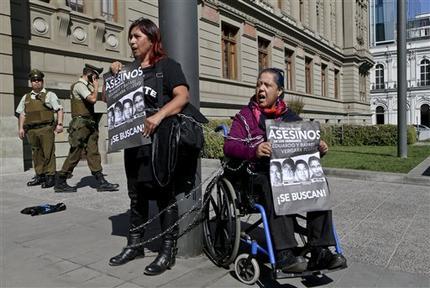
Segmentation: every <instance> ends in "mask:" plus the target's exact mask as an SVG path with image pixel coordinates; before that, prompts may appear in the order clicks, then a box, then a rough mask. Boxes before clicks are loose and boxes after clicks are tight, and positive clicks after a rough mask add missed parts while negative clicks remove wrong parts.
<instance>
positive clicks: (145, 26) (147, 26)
mask: <svg viewBox="0 0 430 288" xmlns="http://www.w3.org/2000/svg"><path fill="white" fill-rule="evenodd" d="M134 27H139V30H140V31H141V32H142V33H143V34H145V35H146V36H147V37H148V39H149V40H151V42H152V48H151V52H150V55H149V64H150V65H153V64H154V63H156V62H158V61H159V60H160V59H162V58H164V57H167V53H166V51H165V50H164V48H163V43H161V34H160V29H159V28H158V27H157V25H155V23H154V22H152V21H151V20H149V19H147V18H143V17H142V18H139V19H137V20H135V21H134V22H133V23H131V25H130V28H129V29H128V39H129V40H130V38H131V30H132V29H133V28H134Z"/></svg>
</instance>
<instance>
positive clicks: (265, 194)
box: [250, 174, 336, 250]
mask: <svg viewBox="0 0 430 288" xmlns="http://www.w3.org/2000/svg"><path fill="white" fill-rule="evenodd" d="M250 185H252V187H253V188H252V189H253V194H255V195H256V197H257V202H259V203H260V204H262V205H263V206H264V207H265V209H266V214H267V219H268V221H269V227H270V235H271V237H272V243H273V246H274V248H275V249H276V250H282V249H287V248H293V247H296V246H297V245H298V244H297V241H296V238H295V237H294V217H295V216H294V215H281V216H277V215H276V214H275V210H274V206H273V198H272V191H271V186H270V179H269V175H268V174H267V175H266V174H257V175H255V176H251V181H250ZM306 218H307V221H306V226H307V230H308V235H307V237H308V243H309V245H310V246H313V247H316V246H334V245H336V240H335V238H334V234H333V222H332V213H331V210H328V211H315V212H308V213H307V214H306Z"/></svg>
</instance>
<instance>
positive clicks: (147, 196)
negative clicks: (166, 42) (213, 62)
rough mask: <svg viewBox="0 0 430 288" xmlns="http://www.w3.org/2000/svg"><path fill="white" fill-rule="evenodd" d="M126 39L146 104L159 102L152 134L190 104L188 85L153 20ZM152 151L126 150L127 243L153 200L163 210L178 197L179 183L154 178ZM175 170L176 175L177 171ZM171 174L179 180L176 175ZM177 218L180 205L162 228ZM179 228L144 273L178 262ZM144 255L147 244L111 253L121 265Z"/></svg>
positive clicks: (135, 238)
mask: <svg viewBox="0 0 430 288" xmlns="http://www.w3.org/2000/svg"><path fill="white" fill-rule="evenodd" d="M128 42H129V45H130V48H131V51H132V53H133V56H134V58H135V59H137V60H138V61H140V65H141V67H142V69H143V73H144V79H145V81H144V86H145V87H144V89H143V91H144V93H145V95H144V100H145V106H146V107H147V108H158V107H160V106H161V108H160V109H159V110H158V111H156V112H147V114H146V119H145V122H144V131H143V135H144V136H145V137H151V138H152V137H153V135H154V132H156V131H157V127H158V126H159V125H160V123H161V122H162V121H163V119H165V118H167V117H169V116H173V115H176V114H178V113H179V112H181V111H182V109H183V108H184V106H185V105H186V104H187V103H188V102H189V94H188V84H187V81H186V79H185V76H184V73H183V72H182V69H181V66H180V64H179V63H177V62H176V61H174V60H172V59H170V58H168V57H167V55H166V52H165V51H164V49H163V46H162V43H161V35H160V31H159V29H158V27H157V26H156V25H155V24H154V23H153V22H152V21H151V20H149V19H146V18H140V19H138V20H136V21H135V22H133V23H132V24H131V26H130V28H129V30H128ZM156 65H157V67H161V71H162V74H163V89H162V91H163V93H162V94H163V95H159V93H158V92H159V91H160V89H157V78H156V74H157V76H159V75H158V74H159V73H158V72H157V73H156V67H155V66H156ZM120 68H121V63H119V62H115V63H113V64H112V67H111V70H112V72H114V73H116V72H118V70H120ZM160 103H161V105H160ZM166 120H167V119H166ZM160 137H161V136H160ZM164 146H168V145H164ZM152 154H153V153H152V147H151V144H148V145H142V146H139V147H135V148H129V149H125V150H124V162H125V172H126V175H127V187H128V195H129V197H130V225H129V236H128V246H130V245H133V244H136V243H139V242H142V241H143V234H144V229H138V230H136V227H139V226H141V225H142V224H143V223H145V222H146V221H147V220H148V212H149V211H148V209H149V208H148V204H149V203H148V202H149V200H152V199H155V200H156V201H157V205H158V208H159V210H160V211H161V210H163V209H165V208H167V207H168V206H170V205H171V204H173V203H175V201H176V199H175V187H174V182H175V181H170V183H168V184H167V185H166V186H164V187H161V186H160V184H159V183H158V181H157V180H156V178H155V176H154V173H153V161H157V159H152V157H153V156H152ZM178 164H179V163H178ZM171 172H172V173H174V171H171ZM172 178H173V180H175V175H173V177H172ZM177 220H178V207H177V205H176V204H175V205H173V206H172V207H170V208H168V209H167V210H166V211H165V212H164V213H162V214H161V216H160V222H161V231H162V232H164V231H166V230H167V229H169V227H171V226H172V225H173V224H174V223H176V222H177ZM178 232H179V228H178V226H177V225H176V226H175V227H174V228H173V229H169V232H167V233H166V234H165V235H164V236H163V239H162V243H161V247H160V249H159V252H158V256H157V257H156V258H155V260H154V261H153V262H152V263H151V264H149V265H148V266H147V267H146V268H145V271H144V273H145V274H147V275H158V274H161V273H163V272H164V271H166V269H169V268H171V267H172V266H173V265H174V264H175V256H176V252H177V248H176V241H177V237H178ZM143 256H144V250H143V247H137V248H130V247H126V248H124V249H123V250H122V251H121V253H120V254H118V255H116V256H114V257H112V258H111V259H110V261H109V264H110V265H112V266H117V265H122V264H125V263H127V262H129V261H131V260H133V259H135V258H136V257H143Z"/></svg>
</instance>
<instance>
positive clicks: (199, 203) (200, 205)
mask: <svg viewBox="0 0 430 288" xmlns="http://www.w3.org/2000/svg"><path fill="white" fill-rule="evenodd" d="M146 111H158V109H151V108H147V109H146ZM178 115H179V116H182V117H185V118H187V119H189V120H190V121H192V122H194V123H195V124H197V125H198V126H200V127H201V128H202V129H203V130H204V131H205V133H215V134H218V135H220V133H217V132H215V131H213V130H210V129H208V128H207V127H206V126H204V125H203V124H202V123H200V122H198V121H196V120H195V119H194V118H193V117H191V116H188V115H185V114H181V113H179V114H178ZM238 115H239V116H240V117H241V119H242V121H243V123H244V125H245V129H246V131H247V134H248V137H247V138H245V139H242V138H236V137H231V136H228V135H222V136H223V137H224V138H225V139H229V140H235V141H241V142H246V143H248V144H249V145H250V146H251V147H254V146H255V144H252V143H253V141H255V140H260V141H261V139H262V138H263V136H262V135H258V136H256V137H251V131H250V128H249V125H248V123H247V122H246V119H245V118H244V117H243V116H242V115H241V114H238ZM258 144H259V143H258ZM245 165H248V166H247V167H246V171H247V172H248V174H250V175H255V173H254V172H252V171H251V169H250V166H249V162H248V161H242V162H241V163H240V165H239V166H238V167H231V166H229V165H228V163H227V162H222V165H221V166H220V167H218V169H217V170H215V171H214V172H213V173H211V174H210V175H209V176H208V177H207V178H206V179H204V181H202V182H200V183H199V184H198V185H197V186H196V187H195V188H193V189H192V190H191V191H190V192H188V193H185V194H184V197H182V198H181V199H179V200H177V201H175V202H173V203H172V204H170V205H168V206H167V207H166V208H164V209H163V210H161V211H159V213H158V214H156V215H155V216H153V217H152V218H150V219H149V220H148V221H146V222H145V223H143V224H141V225H139V226H137V227H134V228H131V229H130V232H135V231H137V230H141V229H143V228H145V227H146V226H148V225H149V224H150V223H152V222H153V221H154V220H155V219H157V218H159V217H160V215H161V214H163V213H164V212H165V211H167V210H168V209H170V208H172V207H173V206H175V205H177V204H178V203H180V202H182V201H184V200H186V199H188V198H189V197H190V195H193V193H195V192H196V191H197V189H199V188H200V187H202V185H203V184H204V183H206V182H207V181H208V180H209V179H210V178H211V177H213V176H214V175H215V176H214V177H213V178H212V180H211V182H210V183H209V184H208V186H207V188H206V191H210V190H211V189H212V187H213V186H214V185H215V184H216V182H217V181H218V179H219V177H220V176H221V175H222V174H223V173H224V169H228V170H230V171H233V172H235V171H238V170H240V169H242V168H243V167H244V166H245ZM204 196H205V193H202V195H201V196H200V197H199V199H197V200H196V201H195V204H194V205H193V206H192V207H191V208H190V209H189V210H188V211H187V212H185V213H183V214H182V215H181V216H180V217H179V219H178V220H177V221H176V222H175V223H173V224H172V225H171V226H170V227H169V228H167V229H166V230H164V231H163V232H161V233H159V234H158V235H155V236H154V237H152V238H150V239H147V240H145V241H142V242H139V243H135V244H131V245H127V246H126V247H124V249H127V248H129V249H132V248H138V247H142V246H143V245H146V244H147V243H150V242H152V241H154V240H156V239H158V238H160V237H162V236H164V235H166V234H167V233H169V232H171V231H172V230H173V229H175V227H176V226H178V225H179V223H180V222H181V221H182V220H184V219H185V217H187V216H189V215H191V214H192V213H194V212H196V211H198V213H195V214H196V215H194V217H193V219H192V221H191V224H189V225H188V226H187V227H186V228H185V229H184V230H183V231H182V232H181V233H179V234H178V237H177V239H179V238H181V237H182V236H183V235H185V234H186V233H188V232H190V231H191V230H193V229H194V228H195V227H197V226H198V225H200V224H201V223H202V222H203V221H204V215H203V213H202V211H203V209H204V207H206V204H207V203H208V201H209V200H210V198H211V197H210V196H207V197H206V199H204V201H203V197H204Z"/></svg>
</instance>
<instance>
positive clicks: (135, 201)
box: [127, 179, 179, 240]
mask: <svg viewBox="0 0 430 288" xmlns="http://www.w3.org/2000/svg"><path fill="white" fill-rule="evenodd" d="M127 186H128V196H129V197H130V233H132V234H140V235H141V236H142V237H143V234H144V232H145V231H144V229H139V230H135V231H133V229H134V228H136V227H139V226H140V225H142V224H144V223H145V222H146V221H148V215H149V200H156V202H157V206H158V209H159V211H161V210H164V209H165V208H166V207H167V206H169V205H171V204H172V203H175V202H176V198H175V193H174V189H173V187H172V185H168V186H167V187H163V188H161V187H159V186H158V185H157V184H156V183H153V182H138V181H137V180H135V179H127ZM177 221H178V206H177V204H175V205H173V206H172V207H171V208H169V209H167V210H166V211H165V212H164V213H162V214H161V215H160V223H161V232H164V231H166V229H168V228H169V227H171V226H172V225H173V224H174V223H176V222H177ZM178 232H179V226H178V225H177V226H175V228H173V229H172V230H171V231H170V232H168V233H167V234H166V235H165V236H164V237H163V239H169V240H176V239H177V237H178Z"/></svg>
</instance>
